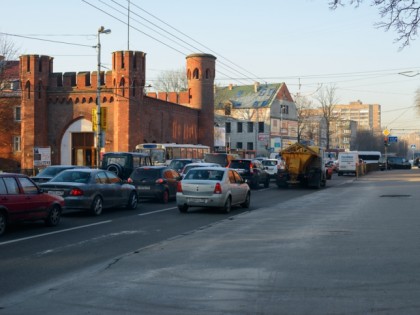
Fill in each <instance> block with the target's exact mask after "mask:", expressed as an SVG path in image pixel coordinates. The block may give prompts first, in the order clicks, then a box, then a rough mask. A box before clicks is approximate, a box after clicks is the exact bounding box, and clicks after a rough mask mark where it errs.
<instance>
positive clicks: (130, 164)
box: [101, 152, 153, 180]
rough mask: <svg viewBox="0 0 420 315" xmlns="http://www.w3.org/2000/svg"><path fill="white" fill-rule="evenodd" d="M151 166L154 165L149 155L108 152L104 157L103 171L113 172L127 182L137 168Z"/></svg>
mask: <svg viewBox="0 0 420 315" xmlns="http://www.w3.org/2000/svg"><path fill="white" fill-rule="evenodd" d="M151 165H153V162H152V158H151V157H150V155H149V154H147V153H139V152H107V153H105V154H104V155H103V157H102V164H101V169H103V170H107V171H110V172H113V173H115V174H116V175H117V176H118V177H119V178H121V179H125V180H127V179H128V177H129V176H130V175H131V173H132V172H133V171H134V169H136V168H137V167H140V166H151Z"/></svg>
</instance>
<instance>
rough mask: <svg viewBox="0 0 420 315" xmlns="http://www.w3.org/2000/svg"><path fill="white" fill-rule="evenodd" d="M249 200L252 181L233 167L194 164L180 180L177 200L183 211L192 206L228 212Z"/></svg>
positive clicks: (246, 204)
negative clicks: (245, 178) (247, 180)
mask: <svg viewBox="0 0 420 315" xmlns="http://www.w3.org/2000/svg"><path fill="white" fill-rule="evenodd" d="M250 201H251V190H250V188H249V185H248V184H247V183H246V182H245V180H244V179H243V178H242V177H241V176H240V175H239V174H238V172H236V171H235V170H233V169H229V168H224V167H198V168H192V169H191V170H189V171H188V173H187V174H186V175H185V177H184V179H183V180H181V181H179V182H178V190H177V193H176V204H177V206H178V209H179V211H180V212H187V211H188V208H189V207H214V208H222V209H223V211H224V212H225V213H229V212H230V210H231V207H232V206H234V205H241V206H242V207H244V208H248V207H249V204H250Z"/></svg>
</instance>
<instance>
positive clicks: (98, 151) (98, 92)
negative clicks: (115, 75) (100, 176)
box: [96, 26, 111, 168]
mask: <svg viewBox="0 0 420 315" xmlns="http://www.w3.org/2000/svg"><path fill="white" fill-rule="evenodd" d="M109 33H111V30H110V29H105V28H104V27H103V26H101V27H100V28H99V29H98V44H97V45H96V48H97V50H98V73H97V86H96V166H97V167H98V168H99V162H100V160H101V149H102V130H101V126H102V124H101V123H102V122H101V34H109Z"/></svg>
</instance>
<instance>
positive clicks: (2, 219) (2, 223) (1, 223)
mask: <svg viewBox="0 0 420 315" xmlns="http://www.w3.org/2000/svg"><path fill="white" fill-rule="evenodd" d="M4 232H6V215H5V214H4V213H3V212H0V235H3V234H4Z"/></svg>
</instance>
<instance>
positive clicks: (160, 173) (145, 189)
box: [128, 166, 181, 203]
mask: <svg viewBox="0 0 420 315" xmlns="http://www.w3.org/2000/svg"><path fill="white" fill-rule="evenodd" d="M180 180H181V175H179V173H178V172H177V171H175V170H173V169H171V168H168V167H167V166H143V167H138V168H136V169H135V170H134V171H133V172H132V173H131V175H130V177H129V178H128V182H129V183H130V184H132V185H134V186H135V187H136V190H137V194H138V196H139V198H152V199H158V200H160V201H161V202H163V203H167V202H168V201H169V199H170V198H175V197H176V191H177V186H178V182H179V181H180Z"/></svg>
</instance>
